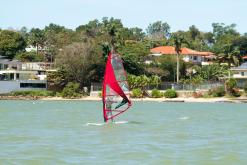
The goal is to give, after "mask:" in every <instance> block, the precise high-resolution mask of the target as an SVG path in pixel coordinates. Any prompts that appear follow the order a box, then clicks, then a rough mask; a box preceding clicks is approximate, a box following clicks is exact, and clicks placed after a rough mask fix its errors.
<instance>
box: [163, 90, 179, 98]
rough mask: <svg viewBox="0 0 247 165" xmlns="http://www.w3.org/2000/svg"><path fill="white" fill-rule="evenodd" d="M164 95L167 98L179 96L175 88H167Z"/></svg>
mask: <svg viewBox="0 0 247 165" xmlns="http://www.w3.org/2000/svg"><path fill="white" fill-rule="evenodd" d="M164 96H165V97H166V98H175V97H177V92H176V91H175V90H174V89H167V90H166V92H165V93H164Z"/></svg>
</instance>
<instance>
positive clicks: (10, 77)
mask: <svg viewBox="0 0 247 165" xmlns="http://www.w3.org/2000/svg"><path fill="white" fill-rule="evenodd" d="M52 67H53V64H52V63H43V62H34V63H31V62H28V63H22V62H19V61H16V60H13V61H11V60H7V59H0V93H9V92H11V91H16V90H31V89H46V88H47V81H46V72H47V70H49V69H52Z"/></svg>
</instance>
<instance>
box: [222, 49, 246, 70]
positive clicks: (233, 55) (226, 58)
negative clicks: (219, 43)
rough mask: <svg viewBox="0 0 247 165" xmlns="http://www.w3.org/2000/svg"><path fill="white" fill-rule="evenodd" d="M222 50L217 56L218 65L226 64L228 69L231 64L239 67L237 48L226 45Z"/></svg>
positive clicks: (238, 51)
mask: <svg viewBox="0 0 247 165" xmlns="http://www.w3.org/2000/svg"><path fill="white" fill-rule="evenodd" d="M222 50H223V52H222V53H220V54H219V55H218V60H219V63H222V62H226V63H227V64H228V67H229V68H230V67H231V64H233V65H235V66H237V65H239V62H240V59H241V57H240V50H239V47H237V46H234V45H232V44H227V45H224V46H223V48H222Z"/></svg>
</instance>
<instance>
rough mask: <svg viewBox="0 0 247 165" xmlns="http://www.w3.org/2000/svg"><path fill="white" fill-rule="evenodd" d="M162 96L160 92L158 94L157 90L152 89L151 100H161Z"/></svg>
mask: <svg viewBox="0 0 247 165" xmlns="http://www.w3.org/2000/svg"><path fill="white" fill-rule="evenodd" d="M162 96H163V94H162V92H160V91H159V90H158V89H153V90H152V92H151V97H153V98H161V97H162Z"/></svg>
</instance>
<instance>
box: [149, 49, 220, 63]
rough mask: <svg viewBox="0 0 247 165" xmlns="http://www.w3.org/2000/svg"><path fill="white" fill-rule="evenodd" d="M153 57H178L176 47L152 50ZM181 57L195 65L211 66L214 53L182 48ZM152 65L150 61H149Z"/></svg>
mask: <svg viewBox="0 0 247 165" xmlns="http://www.w3.org/2000/svg"><path fill="white" fill-rule="evenodd" d="M150 52H151V54H150V55H151V56H163V55H164V56H170V55H176V54H177V52H176V51H175V47H173V46H159V47H155V48H153V49H151V50H150ZM180 56H182V59H183V60H184V61H185V62H192V63H194V64H200V65H209V64H210V63H211V61H212V59H213V58H215V56H214V53H212V52H200V51H196V50H192V49H189V48H181V52H180ZM148 63H150V61H148Z"/></svg>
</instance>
